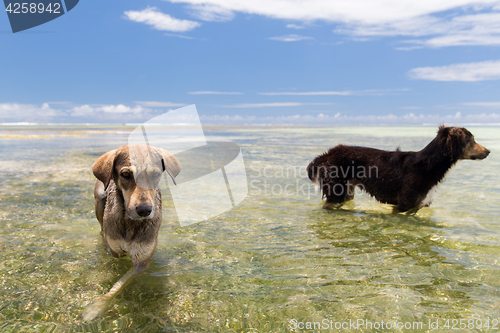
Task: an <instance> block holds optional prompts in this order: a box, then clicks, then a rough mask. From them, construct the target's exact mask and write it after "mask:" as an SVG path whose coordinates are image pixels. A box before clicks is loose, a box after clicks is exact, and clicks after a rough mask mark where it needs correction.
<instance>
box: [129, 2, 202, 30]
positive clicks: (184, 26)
mask: <svg viewBox="0 0 500 333" xmlns="http://www.w3.org/2000/svg"><path fill="white" fill-rule="evenodd" d="M125 16H126V17H127V18H128V19H129V20H131V21H134V22H140V23H144V24H147V25H150V26H152V27H153V28H155V29H156V30H162V31H173V32H185V31H190V30H193V29H194V28H197V27H199V26H200V25H201V24H200V23H198V22H194V21H188V20H180V19H176V18H174V17H171V16H170V15H168V14H164V13H162V12H160V11H158V9H157V8H155V7H148V8H146V9H144V10H141V11H134V10H129V11H126V12H125Z"/></svg>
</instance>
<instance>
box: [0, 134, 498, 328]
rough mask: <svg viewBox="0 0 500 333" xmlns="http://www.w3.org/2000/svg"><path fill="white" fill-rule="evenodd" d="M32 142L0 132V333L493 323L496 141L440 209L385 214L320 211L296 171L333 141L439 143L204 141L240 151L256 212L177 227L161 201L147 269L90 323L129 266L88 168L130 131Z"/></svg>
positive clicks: (363, 137)
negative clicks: (91, 312) (104, 225)
mask: <svg viewBox="0 0 500 333" xmlns="http://www.w3.org/2000/svg"><path fill="white" fill-rule="evenodd" d="M36 130H37V131H36V132H30V131H27V130H26V129H23V130H16V129H14V130H13V129H9V130H8V131H7V130H3V129H2V128H0V153H1V155H2V159H1V160H0V181H1V182H2V186H1V187H0V331H23V330H28V329H31V330H37V331H42V332H43V331H52V330H55V331H113V330H115V331H121V330H141V331H167V332H168V331H174V332H175V331H180V332H186V331H200V332H227V331H237V332H239V331H251V330H252V331H253V330H255V331H260V332H283V331H289V329H290V320H292V319H296V320H297V321H308V320H309V321H314V320H319V321H321V320H322V319H328V320H332V321H344V320H347V321H348V320H357V319H364V320H371V321H373V322H375V321H381V320H384V321H422V322H424V323H426V324H427V323H428V322H429V320H430V318H437V319H443V320H444V319H445V318H459V319H461V318H465V319H470V318H475V319H482V320H486V319H488V318H489V319H493V318H497V316H498V313H500V308H499V307H500V283H499V281H498V277H497V276H498V270H499V268H500V263H499V259H498V253H499V249H500V247H499V245H500V239H499V236H500V226H499V225H498V216H500V208H499V207H498V202H499V200H500V189H499V187H498V185H497V182H496V181H495V180H496V177H497V171H498V169H499V166H500V157H499V156H500V154H499V152H500V145H499V144H498V142H500V140H499V132H498V130H494V131H493V130H491V131H490V130H489V129H481V130H479V129H475V130H473V133H474V134H475V135H476V139H477V140H478V141H479V140H481V143H484V145H485V146H486V147H488V148H489V149H491V150H492V154H491V155H490V156H489V157H488V158H487V159H486V160H484V161H482V163H481V164H480V166H479V164H474V162H473V161H464V162H461V165H458V166H456V167H455V168H454V169H453V170H451V173H450V175H449V176H448V177H447V179H446V181H445V182H444V183H443V184H441V186H440V187H439V188H438V192H437V194H436V196H435V200H434V203H433V206H431V208H424V209H422V210H420V211H419V212H418V213H417V214H416V215H405V214H400V215H392V214H389V212H390V208H389V207H388V206H387V205H381V204H379V203H377V202H375V201H374V200H372V199H370V198H369V197H368V196H366V195H356V199H355V200H354V201H352V202H349V203H346V204H345V205H344V206H342V207H341V208H339V209H334V210H324V209H322V208H321V206H322V205H321V202H320V198H319V194H316V193H314V191H313V189H312V187H309V185H310V182H309V180H308V179H307V177H306V176H305V175H304V174H301V173H300V170H302V168H305V166H306V165H307V164H308V162H309V161H310V160H311V159H312V158H314V157H315V156H317V155H318V154H319V153H321V152H322V151H324V150H326V149H327V148H329V147H331V146H333V145H335V144H337V143H340V142H343V143H346V144H358V145H370V146H374V147H378V148H382V149H394V148H395V147H397V146H399V145H401V148H402V149H403V150H412V149H413V150H416V149H419V148H421V147H422V146H423V145H425V144H426V143H427V142H428V140H429V138H432V137H433V136H434V133H435V129H430V128H417V127H414V128H410V129H400V130H398V131H399V132H394V133H401V134H400V135H396V134H395V135H393V136H391V137H388V136H387V135H384V133H387V131H384V130H383V129H380V128H331V129H318V128H315V129H308V128H305V129H301V128H249V129H216V128H213V129H210V128H208V129H205V134H206V135H207V139H208V140H211V141H226V140H229V141H233V142H235V143H237V144H238V145H239V146H240V147H241V148H242V153H243V155H244V158H245V163H246V167H247V173H248V184H249V186H248V196H247V198H246V199H245V200H243V202H242V203H241V204H240V205H238V206H237V207H236V208H235V209H233V210H231V211H229V212H226V213H224V214H222V215H220V216H217V217H215V218H212V219H210V220H208V221H204V222H200V223H196V224H192V225H189V226H187V227H180V226H179V224H178V223H177V220H176V212H175V208H174V202H173V200H172V197H171V196H170V195H169V193H168V191H166V192H164V193H163V196H164V198H163V215H164V221H163V224H162V229H161V230H160V235H159V240H158V241H159V244H158V248H157V251H156V254H155V255H154V257H153V259H152V260H151V263H150V268H149V269H148V270H147V271H145V272H144V273H142V274H141V275H140V276H138V277H136V278H135V279H134V281H133V282H132V283H131V284H130V285H128V286H127V287H126V288H124V290H123V291H122V292H121V293H120V294H119V295H118V296H117V297H116V298H115V299H114V300H113V301H112V302H111V304H110V307H109V308H108V310H107V311H106V312H105V313H104V315H103V317H101V318H99V319H98V320H96V321H94V322H92V323H87V324H85V323H83V322H82V319H81V313H82V311H83V309H84V308H85V307H86V306H87V305H88V304H90V303H91V302H92V301H93V300H95V299H96V298H97V297H99V296H100V295H102V294H103V293H105V292H106V291H107V290H109V288H110V287H111V286H112V285H113V283H114V282H116V280H117V278H119V277H120V276H123V275H124V274H125V273H126V272H127V271H128V270H129V269H130V267H131V262H130V260H129V259H127V258H124V259H119V260H117V259H114V258H112V257H111V256H109V255H108V254H107V253H106V252H105V251H106V250H105V248H104V247H103V246H102V240H101V236H100V235H99V231H100V226H99V223H98V222H97V220H96V219H95V216H94V212H93V195H92V191H93V184H94V181H93V179H94V177H93V175H92V173H91V170H90V166H91V165H92V163H93V162H94V161H95V159H96V158H97V157H98V156H100V155H101V154H102V153H104V152H106V151H108V150H110V149H113V148H116V147H118V146H121V145H122V144H123V143H125V142H126V138H127V135H128V131H130V130H131V128H127V127H117V128H83V129H78V128H73V129H63V130H62V129H57V128H48V129H44V128H38V129H36ZM2 131H3V132H2ZM9 131H10V132H9ZM33 133H35V134H37V135H46V136H44V137H43V139H42V138H41V137H37V138H35V139H33V138H30V137H27V136H30V135H32V134H33ZM391 133H393V131H391ZM48 134H50V136H47V135H48ZM56 134H57V135H59V134H63V136H57V135H56ZM407 134H408V135H407ZM8 135H14V136H15V137H10V138H6V136H8ZM284 166H286V167H289V170H288V172H283V167H284ZM295 171H296V172H295ZM265 186H267V188H266V187H265ZM266 189H267V190H268V191H267V192H266V191H265V190H266ZM442 323H443V322H441V324H442Z"/></svg>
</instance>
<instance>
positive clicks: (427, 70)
mask: <svg viewBox="0 0 500 333" xmlns="http://www.w3.org/2000/svg"><path fill="white" fill-rule="evenodd" d="M408 75H409V76H410V78H412V79H417V80H431V81H464V82H476V81H485V80H498V79H500V60H496V61H484V62H474V63H465V64H453V65H449V66H441V67H419V68H414V69H412V70H410V71H409V72H408Z"/></svg>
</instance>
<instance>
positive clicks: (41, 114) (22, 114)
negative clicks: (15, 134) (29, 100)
mask: <svg viewBox="0 0 500 333" xmlns="http://www.w3.org/2000/svg"><path fill="white" fill-rule="evenodd" d="M64 115H65V113H64V112H62V111H60V110H56V109H53V108H51V107H50V105H49V103H43V104H42V105H36V104H21V103H0V122H19V121H23V122H40V121H48V120H50V119H52V118H54V117H60V116H64Z"/></svg>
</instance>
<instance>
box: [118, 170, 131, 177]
mask: <svg viewBox="0 0 500 333" xmlns="http://www.w3.org/2000/svg"><path fill="white" fill-rule="evenodd" d="M121 176H122V177H123V178H125V179H129V178H130V177H131V176H132V174H131V173H130V172H129V171H124V172H122V173H121Z"/></svg>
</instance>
